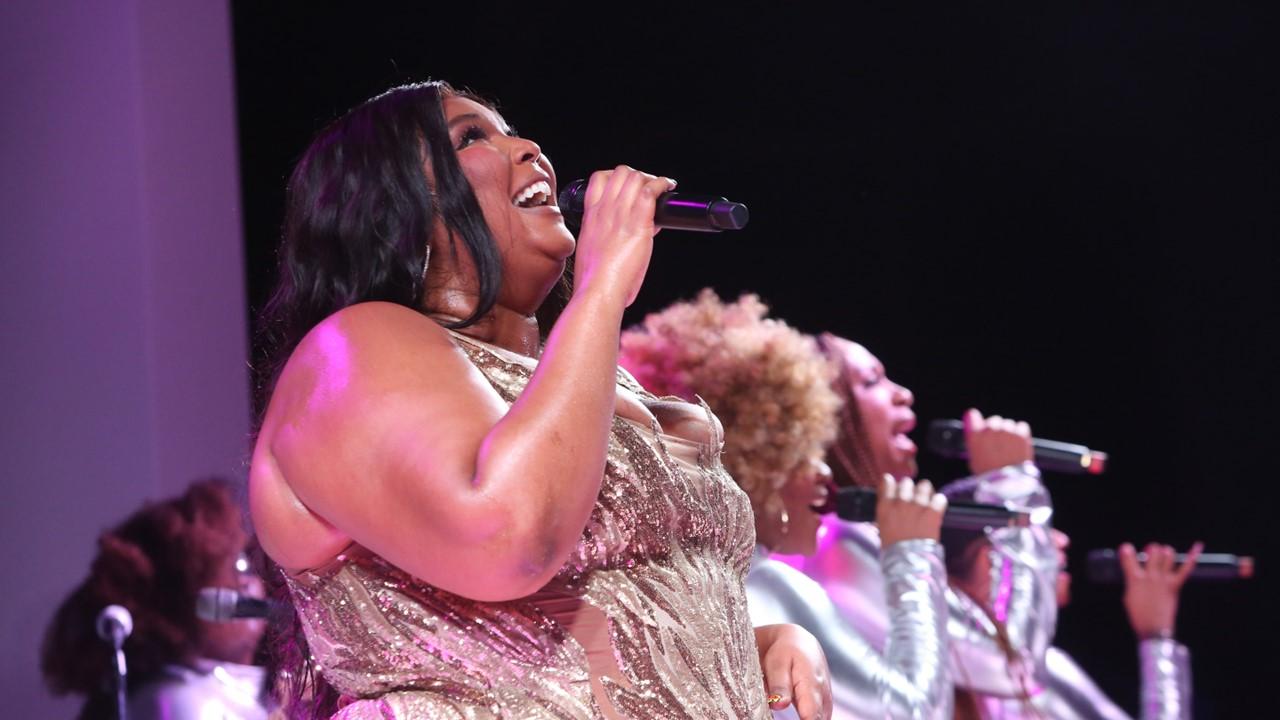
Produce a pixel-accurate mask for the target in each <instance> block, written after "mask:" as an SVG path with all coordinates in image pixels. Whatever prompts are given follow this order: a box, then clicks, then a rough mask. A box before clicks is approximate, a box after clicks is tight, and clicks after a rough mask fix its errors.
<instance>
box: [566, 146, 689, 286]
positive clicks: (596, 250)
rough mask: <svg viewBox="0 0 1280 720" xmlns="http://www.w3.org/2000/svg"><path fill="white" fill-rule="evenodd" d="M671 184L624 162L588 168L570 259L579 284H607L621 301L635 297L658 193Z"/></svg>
mask: <svg viewBox="0 0 1280 720" xmlns="http://www.w3.org/2000/svg"><path fill="white" fill-rule="evenodd" d="M675 186H676V182H675V181H674V180H672V179H670V178H665V177H657V176H655V175H650V174H648V173H643V172H640V171H639V170H635V169H634V168H630V167H627V166H626V165H619V166H618V167H616V168H614V169H613V170H600V171H597V172H595V173H592V175H591V180H590V181H589V182H588V183H587V195H586V199H585V202H584V207H583V214H582V230H581V231H580V232H579V233H578V246H577V258H576V260H575V261H574V270H575V273H576V275H577V277H578V279H579V282H578V287H579V289H586V288H604V289H608V290H611V291H613V292H616V293H617V294H618V297H620V299H621V300H622V301H623V302H624V303H625V305H630V304H631V303H632V302H633V301H634V300H635V298H636V295H637V294H638V293H639V292H640V286H641V284H642V283H643V282H644V275H645V272H646V271H647V270H648V268H649V257H650V256H651V254H652V253H653V236H654V234H655V233H656V232H657V228H656V227H655V226H654V224H653V215H654V210H655V208H656V206H657V200H658V196H659V195H661V194H662V193H665V192H668V191H670V190H672V189H674V188H675Z"/></svg>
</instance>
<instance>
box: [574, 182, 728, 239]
mask: <svg viewBox="0 0 1280 720" xmlns="http://www.w3.org/2000/svg"><path fill="white" fill-rule="evenodd" d="M586 200H587V181H586V180H574V181H573V182H571V183H569V184H568V185H566V186H565V187H564V189H563V190H561V191H560V197H559V198H557V204H558V205H559V206H560V212H561V213H563V214H564V217H565V220H566V221H568V222H571V223H573V224H574V225H579V224H581V223H582V211H583V208H584V206H585V205H586ZM749 217H750V215H749V213H748V212H747V206H746V205H743V204H742V203H736V202H731V201H729V200H725V199H724V198H722V197H712V196H710V195H691V194H689V193H678V192H665V193H662V194H661V195H659V196H658V206H657V208H656V209H655V210H654V212H653V224H654V225H657V226H658V227H662V228H668V229H671V230H695V231H698V232H720V231H721V230H741V229H742V228H744V227H746V226H747V220H748V218H749Z"/></svg>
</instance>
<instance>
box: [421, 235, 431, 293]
mask: <svg viewBox="0 0 1280 720" xmlns="http://www.w3.org/2000/svg"><path fill="white" fill-rule="evenodd" d="M430 262H431V243H427V247H426V249H425V250H423V252H422V289H423V290H426V289H427V266H428V264H429V263H430Z"/></svg>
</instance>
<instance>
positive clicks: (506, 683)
mask: <svg viewBox="0 0 1280 720" xmlns="http://www.w3.org/2000/svg"><path fill="white" fill-rule="evenodd" d="M459 344H460V345H461V347H462V348H463V350H464V351H465V352H466V353H467V355H468V357H469V358H470V359H471V360H472V362H473V363H475V365H476V366H477V367H478V368H479V369H480V370H481V372H483V373H484V375H485V376H486V377H487V378H488V380H489V382H490V383H491V384H492V385H493V386H494V388H496V389H497V391H498V392H499V393H500V394H501V395H502V396H503V397H504V398H505V399H506V400H507V401H508V402H512V401H514V400H515V398H516V397H518V396H519V394H520V392H521V391H522V390H523V388H524V386H525V384H526V383H527V382H528V379H529V376H530V373H531V369H530V367H529V365H527V364H526V362H527V361H522V360H521V359H520V358H518V357H517V356H513V355H510V354H509V353H504V352H502V351H501V350H499V349H497V348H492V347H490V346H487V345H483V344H480V343H476V342H474V341H471V340H467V339H461V338H460V343H459ZM619 383H620V384H623V385H624V386H626V387H627V388H628V389H630V390H632V391H633V392H636V393H639V394H641V395H642V396H645V397H649V398H652V396H651V395H648V394H647V393H645V392H644V391H643V389H642V388H640V387H639V386H638V385H637V384H636V383H635V381H634V380H633V379H631V378H630V376H628V375H626V374H625V373H624V372H621V371H620V373H619ZM719 444H720V439H719V438H713V439H712V444H711V445H710V446H695V445H693V444H691V443H688V442H687V441H680V440H678V439H676V438H671V437H668V436H664V435H662V434H660V433H659V432H658V431H657V428H645V427H641V426H638V425H636V424H634V423H632V422H630V421H627V420H624V419H621V418H614V422H613V433H612V437H611V439H610V442H609V451H608V462H607V465H606V469H605V477H604V480H603V483H602V486H601V490H600V495H599V497H598V499H597V501H596V506H595V510H594V511H593V513H592V515H591V519H590V521H589V522H588V525H587V527H586V528H585V530H584V531H583V534H582V537H581V539H580V540H579V542H578V544H577V546H576V548H575V550H574V552H573V554H572V555H571V556H570V557H569V559H568V561H567V562H566V563H565V565H564V566H563V567H562V568H561V569H560V572H559V573H558V574H557V575H556V576H555V578H554V579H553V580H552V581H551V582H550V583H548V584H547V586H545V587H544V588H543V589H541V590H540V591H538V592H537V593H535V594H534V595H532V596H530V597H527V598H522V599H519V600H515V601H510V602H500V603H482V602H476V601H472V600H468V599H465V598H462V597H458V596H456V595H452V594H450V593H447V592H444V591H442V590H439V589H437V588H434V587H432V586H430V585H427V584H425V583H423V582H421V581H419V580H417V579H415V578H413V577H411V576H409V575H408V574H406V573H404V572H402V571H401V570H399V569H398V568H395V567H393V566H391V565H390V564H389V563H387V562H385V561H384V560H382V559H381V558H379V557H377V556H376V555H373V554H372V553H370V552H369V551H366V550H364V549H361V548H357V547H353V548H352V549H351V550H350V551H348V552H346V553H344V554H343V555H340V556H339V557H338V558H336V559H335V560H334V561H333V562H332V563H330V564H329V565H327V566H325V567H323V568H318V569H316V570H313V571H309V572H305V573H301V574H299V575H297V576H295V577H293V578H291V579H290V581H289V589H290V592H291V593H292V595H293V598H294V602H295V605H296V606H297V608H298V611H299V615H300V618H301V620H302V624H303V627H304V629H305V632H306V636H307V641H308V643H309V644H310V647H311V653H312V657H313V659H314V661H315V662H316V664H318V665H319V667H320V671H321V672H322V673H323V674H324V676H325V678H326V679H327V680H328V681H329V682H330V683H331V684H333V685H334V686H335V687H336V688H337V689H338V690H339V691H340V692H342V693H343V694H344V695H345V696H348V697H351V698H354V699H355V701H354V702H352V703H351V704H349V705H346V706H345V707H344V708H343V709H342V710H341V711H340V712H339V713H338V714H337V715H336V716H335V717H336V718H341V719H342V720H363V719H364V718H377V719H378V720H383V719H386V718H464V719H467V720H472V719H475V720H479V719H483V718H521V719H525V718H528V719H530V720H532V719H535V718H537V719H541V718H557V719H560V718H563V719H570V718H572V719H578V718H593V719H594V718H604V717H625V718H645V719H649V718H653V719H655V720H656V719H665V718H670V719H671V720H677V719H683V718H690V719H692V718H698V719H699V720H701V719H704V718H726V719H727V718H734V719H735V720H736V719H737V718H754V719H761V718H767V717H768V710H767V708H766V706H765V702H764V693H763V687H764V683H763V680H762V679H761V674H760V665H759V659H758V654H757V651H756V644H755V635H754V632H753V630H752V627H751V622H750V620H749V618H748V615H747V608H746V598H745V594H744V590H743V581H744V578H745V576H746V573H747V569H748V567H749V564H750V561H751V554H752V548H753V546H754V543H755V530H754V525H753V520H752V515H751V507H750V504H749V502H748V500H747V497H746V495H745V494H744V493H742V491H741V490H739V489H738V487H737V486H736V485H735V484H734V482H733V480H732V478H730V477H729V476H728V475H727V474H726V473H725V471H724V470H723V468H722V467H721V466H720V462H719ZM593 617H596V618H599V617H603V620H604V623H605V625H606V626H607V633H606V632H601V633H589V632H585V633H581V634H582V635H583V637H575V634H574V633H575V631H577V629H578V628H579V627H580V625H579V624H578V623H577V622H576V619H581V620H583V623H582V625H581V626H588V625H589V621H590V620H591V619H592V618H593ZM602 665H603V666H604V669H603V671H601V666H602ZM593 676H594V677H595V679H596V682H595V683H594V687H593V682H592V679H593Z"/></svg>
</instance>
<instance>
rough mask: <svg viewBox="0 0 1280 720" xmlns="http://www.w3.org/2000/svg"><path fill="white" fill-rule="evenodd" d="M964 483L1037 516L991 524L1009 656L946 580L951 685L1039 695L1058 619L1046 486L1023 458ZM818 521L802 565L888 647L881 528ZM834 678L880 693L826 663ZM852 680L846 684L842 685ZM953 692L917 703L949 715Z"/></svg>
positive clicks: (997, 598)
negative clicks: (1029, 521)
mask: <svg viewBox="0 0 1280 720" xmlns="http://www.w3.org/2000/svg"><path fill="white" fill-rule="evenodd" d="M962 482H963V483H965V485H962V486H960V487H961V489H962V490H964V491H967V492H968V493H969V495H970V496H971V497H972V498H973V499H974V500H976V501H978V502H989V503H999V504H1009V505H1014V506H1018V507H1022V508H1026V509H1030V510H1032V511H1033V518H1034V520H1035V523H1034V525H1033V527H1030V528H1001V529H999V530H995V531H993V532H991V533H990V539H991V542H992V545H993V546H994V548H995V549H996V552H995V553H993V554H992V555H993V560H992V566H993V568H992V572H993V573H994V574H995V575H996V576H997V577H998V579H999V582H996V583H993V584H992V588H993V592H992V598H991V599H990V600H991V605H990V606H991V607H993V608H995V609H996V611H997V616H998V617H999V618H1000V619H1001V620H1003V621H1004V623H1005V625H1006V626H1007V628H1008V632H1007V635H1008V638H1009V640H1010V642H1011V647H1012V648H1013V650H1014V653H1015V656H1014V657H1013V658H1011V657H1010V656H1009V654H1008V653H1006V651H1005V649H1004V648H1003V647H1002V645H1001V642H1000V641H999V639H998V635H997V632H996V625H995V623H994V622H993V621H992V618H991V616H990V615H988V614H987V612H986V611H984V610H983V609H982V608H981V607H980V606H979V605H978V604H977V603H975V602H974V601H973V600H971V599H970V598H969V597H968V596H966V595H964V594H963V593H960V592H957V591H953V590H951V589H949V588H945V589H944V590H943V598H944V600H945V603H946V621H945V622H946V630H947V632H946V635H947V637H946V641H945V645H944V647H945V648H946V653H947V657H948V658H949V662H948V663H947V666H948V668H949V669H950V676H951V679H952V681H953V682H954V684H955V685H957V686H962V687H965V688H968V689H971V690H974V691H976V692H979V693H982V694H990V695H994V696H996V697H1004V698H1018V697H1025V696H1029V695H1034V694H1037V693H1039V692H1040V689H1041V688H1040V685H1039V684H1038V682H1037V679H1036V678H1037V677H1040V676H1041V674H1040V673H1039V672H1037V668H1039V667H1041V666H1042V665H1043V663H1044V655H1045V652H1046V651H1047V649H1048V647H1049V642H1050V640H1051V638H1052V637H1053V631H1054V626H1055V624H1056V622H1057V605H1056V602H1055V595H1054V582H1053V579H1054V574H1055V573H1056V571H1057V554H1056V552H1055V550H1054V548H1053V544H1052V542H1051V539H1050V537H1049V533H1048V523H1049V521H1050V519H1051V516H1052V506H1051V504H1050V502H1049V496H1048V493H1047V492H1046V491H1045V490H1044V486H1043V485H1042V484H1041V483H1040V480H1039V471H1038V470H1037V469H1036V468H1035V466H1033V465H1031V464H1029V463H1028V464H1026V465H1022V466H1016V467H1008V468H1002V469H1000V470H997V471H993V472H991V473H986V474H984V475H983V476H980V477H976V478H970V479H968V480H965V481H962ZM825 527H826V536H825V537H823V538H822V540H821V541H820V542H819V547H818V552H817V553H816V554H815V555H813V556H812V557H810V558H806V559H804V560H803V562H802V566H801V567H802V569H803V571H804V572H805V574H806V575H808V576H809V577H810V578H812V579H813V580H814V581H816V582H817V584H819V585H820V586H821V587H822V588H823V589H824V590H825V591H826V596H827V597H828V598H829V599H830V601H831V602H832V603H834V605H835V607H836V610H837V612H838V613H839V615H840V616H841V618H842V619H843V621H844V623H845V624H847V625H848V626H850V627H851V628H852V629H853V630H854V631H855V632H856V633H857V634H858V635H859V636H860V637H861V638H863V639H864V640H865V641H866V642H867V643H869V644H870V646H871V648H872V649H873V650H875V651H878V652H879V653H881V654H885V653H886V651H887V650H888V649H889V648H890V643H891V639H892V638H895V637H896V634H895V635H891V628H893V627H894V626H893V624H892V623H891V622H890V620H891V615H890V609H891V607H892V605H891V604H889V603H886V598H889V597H890V591H891V590H893V589H894V585H893V584H892V582H891V581H890V582H889V583H887V582H886V581H887V580H889V577H888V576H887V575H886V573H885V570H884V569H883V568H882V565H881V548H880V536H879V533H878V532H877V530H876V528H875V526H874V525H871V524H869V523H847V522H843V521H840V520H837V519H834V518H829V519H828V520H827V521H826V523H825ZM890 602H893V601H892V600H891V601H890ZM819 630H820V629H819ZM894 632H896V630H895V631H894ZM815 634H817V635H818V637H819V640H820V641H822V642H823V645H824V647H826V646H827V645H828V644H833V643H837V642H839V641H840V640H839V639H837V638H835V637H825V636H824V634H823V633H822V632H818V631H815ZM833 679H834V680H835V682H834V683H833V684H835V685H836V686H837V687H836V688H835V692H836V694H837V696H849V697H857V696H863V697H867V696H870V697H876V696H877V693H878V692H879V690H878V689H877V688H876V687H874V686H868V685H866V684H865V683H864V681H863V680H862V679H861V678H859V677H858V676H856V675H851V676H849V679H848V680H846V678H844V677H839V676H836V675H835V673H834V671H833ZM850 681H851V682H852V686H849V687H845V686H844V685H845V683H846V682H850ZM916 690H917V693H919V692H920V691H921V690H922V688H921V687H920V686H916ZM916 697H917V698H918V697H920V695H919V694H917V695H916ZM951 701H952V699H951V698H947V699H945V700H942V701H938V704H937V705H933V706H931V707H928V708H927V709H925V710H923V711H922V712H932V713H938V712H941V713H943V715H942V716H944V717H945V716H949V713H950V704H951ZM875 707H876V708H880V707H881V706H878V705H877V706H875ZM908 707H909V706H908ZM889 708H892V706H889ZM854 712H855V715H853V716H854V717H899V716H898V715H886V714H884V713H883V712H881V711H880V710H879V709H876V710H873V711H870V712H864V711H860V710H857V709H855V710H854ZM920 716H921V717H934V715H928V714H924V715H920ZM901 717H913V716H912V715H910V714H906V715H901Z"/></svg>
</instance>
